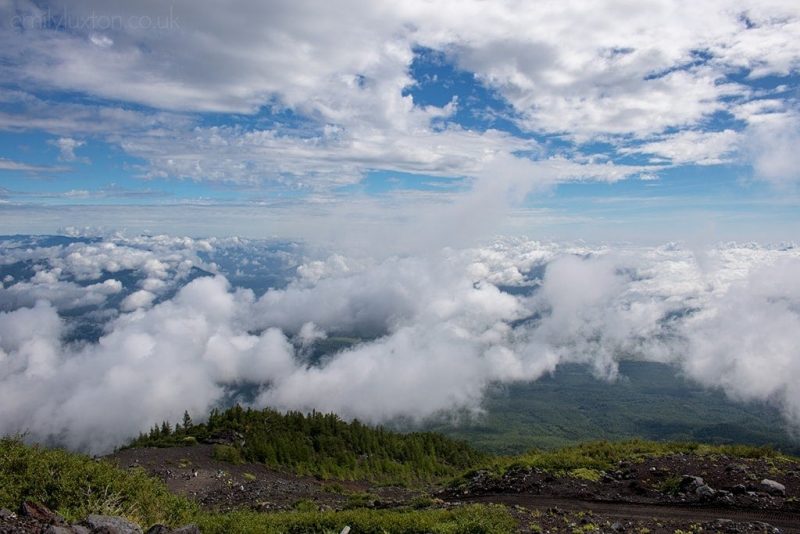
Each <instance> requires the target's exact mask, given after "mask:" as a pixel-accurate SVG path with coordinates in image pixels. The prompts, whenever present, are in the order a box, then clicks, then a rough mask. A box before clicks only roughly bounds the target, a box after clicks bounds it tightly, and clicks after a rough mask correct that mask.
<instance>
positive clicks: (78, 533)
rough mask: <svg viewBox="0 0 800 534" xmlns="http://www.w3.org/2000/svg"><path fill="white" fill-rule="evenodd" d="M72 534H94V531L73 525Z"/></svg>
mask: <svg viewBox="0 0 800 534" xmlns="http://www.w3.org/2000/svg"><path fill="white" fill-rule="evenodd" d="M72 532H73V533H74V534H92V531H91V530H89V529H88V528H86V527H84V526H83V525H72Z"/></svg>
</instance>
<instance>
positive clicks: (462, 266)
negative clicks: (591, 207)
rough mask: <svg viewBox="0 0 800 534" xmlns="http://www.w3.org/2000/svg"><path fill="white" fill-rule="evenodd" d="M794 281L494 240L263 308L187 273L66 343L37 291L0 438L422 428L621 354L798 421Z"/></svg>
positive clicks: (770, 268)
mask: <svg viewBox="0 0 800 534" xmlns="http://www.w3.org/2000/svg"><path fill="white" fill-rule="evenodd" d="M161 239H163V240H164V241H165V242H170V243H173V244H174V243H175V242H176V241H178V240H175V239H167V238H161ZM94 246H98V245H97V244H95V245H94ZM162 255H165V256H168V255H169V254H164V253H163V251H162ZM798 267H800V252H798V249H796V248H792V247H762V246H757V245H736V244H729V245H720V246H718V247H714V248H710V249H703V250H696V251H695V250H691V249H686V248H682V247H680V246H675V245H669V246H664V247H659V248H632V247H589V246H586V245H567V244H555V243H539V242H532V241H526V240H521V239H502V240H498V241H495V242H494V243H492V244H491V245H489V246H485V247H478V248H467V249H452V248H451V249H443V250H439V251H437V252H431V253H426V254H421V255H413V256H404V257H390V258H386V259H377V258H370V257H350V256H342V255H337V254H333V255H330V256H328V257H327V258H326V259H320V260H310V261H307V262H306V263H305V264H303V265H302V266H301V267H300V268H299V269H297V276H296V277H295V279H294V281H292V282H291V283H290V284H289V285H287V286H286V287H284V288H273V289H270V290H268V291H267V292H266V293H264V295H263V296H260V297H258V296H257V295H256V294H254V293H253V292H252V291H250V290H247V289H242V288H235V287H232V286H231V285H230V283H229V282H228V281H227V280H226V279H225V278H224V277H222V276H220V275H218V276H215V277H203V278H198V279H196V280H193V281H191V282H189V283H188V284H186V285H184V286H183V287H182V288H181V289H180V290H179V291H178V292H177V293H176V294H175V295H174V296H172V297H170V298H166V299H164V300H162V301H160V302H158V303H155V304H154V305H152V306H150V307H139V306H136V307H133V306H131V311H128V312H127V313H123V314H120V315H118V316H116V317H115V318H113V319H112V320H111V322H110V323H109V324H108V325H107V327H106V328H105V334H104V335H102V336H101V337H100V338H99V340H98V341H97V342H96V343H83V344H69V343H66V344H65V343H64V342H63V340H62V338H63V333H64V329H65V322H64V321H65V318H64V317H63V316H61V315H60V314H59V312H58V309H57V308H56V307H55V306H54V305H52V304H50V302H48V298H49V297H48V296H46V295H45V296H44V297H43V298H42V299H41V300H39V301H38V302H36V303H33V304H30V303H25V304H24V305H23V306H22V307H18V308H16V309H14V310H11V311H7V312H3V313H2V315H0V361H2V362H3V365H2V366H1V367H2V376H0V381H1V384H2V388H0V401H2V403H3V406H4V407H7V409H5V410H3V412H2V415H0V430H2V431H3V432H20V431H28V432H29V433H30V434H29V435H30V437H31V438H32V439H38V440H51V441H55V442H60V443H65V444H67V445H69V446H71V447H75V448H81V449H86V450H91V451H92V452H102V451H106V450H109V449H110V448H112V447H114V446H116V445H119V444H121V443H124V442H125V440H126V439H128V438H130V437H131V436H133V435H135V434H136V433H137V432H138V431H140V430H143V429H146V428H148V427H149V426H150V425H151V424H152V423H153V422H154V421H158V420H161V419H168V420H177V419H178V418H179V417H180V415H181V414H182V413H183V410H185V409H189V410H190V411H191V412H192V413H193V414H195V415H196V416H198V417H199V416H202V414H204V413H205V412H206V411H207V410H208V409H210V408H211V407H213V406H217V405H219V404H220V403H223V402H226V399H229V398H230V397H231V395H235V394H236V391H238V390H239V389H240V388H242V386H245V385H247V386H249V387H248V389H249V390H253V388H254V390H255V391H256V392H257V395H256V397H255V398H254V400H252V401H251V402H253V403H254V404H255V405H256V406H266V405H269V406H273V407H277V408H280V409H300V410H308V409H318V410H334V411H336V412H338V413H340V414H342V415H343V416H345V417H358V418H360V419H363V420H366V421H371V422H383V421H387V420H392V419H394V418H397V417H403V418H407V419H416V420H420V419H424V418H426V417H430V416H434V415H437V414H440V413H442V412H446V411H448V410H452V409H456V408H457V409H467V410H480V408H481V400H482V396H483V392H484V390H485V388H486V387H487V386H488V385H490V384H492V383H496V382H511V381H530V380H536V379H538V378H539V377H541V376H542V375H544V374H547V373H550V372H552V371H553V370H554V369H555V368H556V367H557V366H558V365H559V364H561V363H564V362H580V363H585V364H588V365H589V366H591V368H592V369H593V370H594V372H595V373H596V375H597V376H599V377H603V378H606V379H610V380H614V379H615V377H616V376H617V375H618V370H617V362H618V361H619V359H620V358H621V357H625V358H630V357H634V358H639V359H646V360H653V361H661V362H670V363H673V364H674V365H675V366H676V367H678V368H679V369H682V371H683V372H684V373H685V374H686V375H687V376H689V377H691V378H693V379H695V380H697V381H699V382H701V383H703V384H706V385H707V386H708V387H714V388H721V389H723V390H724V391H725V392H727V393H728V394H729V395H730V396H731V397H733V398H735V399H738V400H742V401H748V400H760V401H767V402H772V403H774V404H775V405H776V406H779V407H781V408H782V409H783V410H784V413H785V414H786V417H787V421H788V422H789V424H791V425H798V424H800V389H798V388H797V387H796V385H795V384H793V382H792V379H793V377H794V376H796V374H797V371H798V369H796V360H797V357H796V356H797V354H796V350H797V349H796V347H797V346H798V341H800V340H798V339H797V336H796V334H795V333H796V332H798V331H800V328H798V326H800V285H798V283H797V282H798V281H797V277H796V276H795V273H796V272H797V269H798ZM152 272H154V273H157V272H158V269H155V268H154V269H153V271H152ZM37 276H38V273H37ZM50 276H51V273H45V274H43V275H41V276H40V278H41V280H40V282H41V283H45V280H44V279H45V278H48V277H50ZM104 284H106V285H108V288H106V291H113V290H114V289H115V287H114V286H115V284H114V283H113V282H110V283H104ZM509 286H513V287H517V288H519V289H520V290H519V291H506V290H505V289H504V288H507V287H509ZM142 291H144V290H142ZM134 294H136V293H134ZM333 334H350V335H359V336H362V339H363V341H362V342H361V343H358V344H356V345H354V346H352V347H350V348H348V349H345V350H343V351H341V352H339V353H336V354H333V355H330V356H329V357H328V358H325V359H323V360H322V361H319V362H316V363H313V364H311V363H309V360H308V359H307V354H308V350H309V348H310V347H311V346H312V345H313V343H314V341H315V340H318V339H322V338H323V337H325V336H327V335H333ZM99 407H102V409H100V408H99Z"/></svg>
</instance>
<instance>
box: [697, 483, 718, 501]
mask: <svg viewBox="0 0 800 534" xmlns="http://www.w3.org/2000/svg"><path fill="white" fill-rule="evenodd" d="M694 492H695V494H696V495H697V496H698V497H700V498H701V499H710V498H712V497H713V496H714V495H715V494H716V493H717V492H716V491H714V489H713V488H712V487H711V486H709V485H707V484H703V485H702V486H698V487H697V489H696V490H694Z"/></svg>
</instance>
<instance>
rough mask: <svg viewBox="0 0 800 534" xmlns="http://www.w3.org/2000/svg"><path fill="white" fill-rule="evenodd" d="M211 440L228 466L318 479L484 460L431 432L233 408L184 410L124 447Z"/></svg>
mask: <svg viewBox="0 0 800 534" xmlns="http://www.w3.org/2000/svg"><path fill="white" fill-rule="evenodd" d="M198 441H201V442H206V443H214V444H215V447H214V455H215V456H216V457H217V458H218V459H220V460H226V461H229V462H233V463H238V462H244V461H248V462H257V463H262V464H265V465H268V466H271V467H276V468H288V469H290V470H292V471H293V472H296V473H298V474H308V475H315V476H318V477H321V478H338V479H346V480H353V479H369V480H375V481H385V482H403V483H409V482H412V481H415V480H418V481H419V480H431V479H434V478H441V477H445V476H452V475H455V474H457V473H459V472H461V471H463V470H464V469H466V468H469V467H471V466H474V465H477V464H478V463H480V462H483V461H485V460H486V456H485V455H484V454H482V453H480V452H478V451H476V450H475V449H473V448H472V447H470V446H469V445H467V443H466V442H464V441H459V440H454V439H451V438H447V437H444V436H442V435H441V434H437V433H433V432H412V433H408V434H402V433H399V432H393V431H390V430H387V429H385V428H383V427H380V426H379V427H372V426H368V425H365V424H362V423H360V422H359V421H352V422H345V421H343V420H342V419H341V418H339V417H338V416H337V415H335V414H323V413H319V412H311V413H309V414H303V413H300V412H288V413H280V412H278V411H275V410H272V409H264V410H253V409H250V408H247V409H245V408H242V407H241V406H239V405H236V406H234V407H232V408H229V409H227V410H224V411H220V410H216V409H215V410H213V411H212V412H211V413H210V414H209V416H208V420H207V422H205V423H200V424H194V423H193V422H192V419H191V417H190V416H189V414H188V413H187V414H185V415H184V418H183V421H182V422H180V423H178V424H176V425H175V426H174V427H173V426H172V425H170V423H168V422H163V423H161V424H159V425H155V426H153V428H152V429H151V430H150V432H149V433H146V434H141V435H140V436H139V437H138V438H137V439H135V440H134V441H133V442H132V443H131V444H130V445H129V446H131V447H169V446H178V445H186V444H192V443H195V442H198Z"/></svg>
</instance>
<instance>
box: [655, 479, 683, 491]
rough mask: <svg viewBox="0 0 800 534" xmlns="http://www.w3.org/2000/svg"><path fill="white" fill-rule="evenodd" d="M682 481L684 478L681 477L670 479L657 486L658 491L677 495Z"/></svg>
mask: <svg viewBox="0 0 800 534" xmlns="http://www.w3.org/2000/svg"><path fill="white" fill-rule="evenodd" d="M681 479H682V477H681V476H679V475H675V476H671V477H668V478H666V479H664V480H663V481H661V483H660V484H658V486H656V489H657V490H658V491H660V492H661V493H666V494H668V495H677V493H678V491H679V490H680V487H681Z"/></svg>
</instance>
